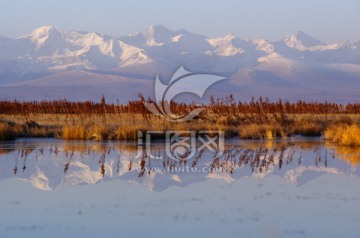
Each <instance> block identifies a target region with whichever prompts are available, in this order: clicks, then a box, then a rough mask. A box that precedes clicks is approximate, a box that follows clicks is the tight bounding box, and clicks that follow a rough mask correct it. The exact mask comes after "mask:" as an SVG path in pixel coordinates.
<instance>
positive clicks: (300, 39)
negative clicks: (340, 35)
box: [284, 31, 325, 50]
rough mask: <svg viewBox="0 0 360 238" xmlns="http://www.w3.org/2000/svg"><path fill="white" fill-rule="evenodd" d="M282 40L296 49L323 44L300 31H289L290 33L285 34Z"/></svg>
mask: <svg viewBox="0 0 360 238" xmlns="http://www.w3.org/2000/svg"><path fill="white" fill-rule="evenodd" d="M284 42H285V44H286V45H287V46H289V47H291V48H295V49H298V50H306V49H307V48H311V47H314V46H321V45H325V44H324V43H323V42H321V41H319V40H317V39H315V38H313V37H311V36H309V35H307V34H306V33H304V32H302V31H298V32H296V33H291V34H290V35H288V36H286V37H285V39H284Z"/></svg>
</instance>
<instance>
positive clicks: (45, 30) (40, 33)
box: [23, 26, 64, 48]
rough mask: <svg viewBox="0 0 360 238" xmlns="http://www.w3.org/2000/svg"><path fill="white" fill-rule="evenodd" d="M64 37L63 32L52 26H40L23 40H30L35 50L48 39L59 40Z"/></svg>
mask: <svg viewBox="0 0 360 238" xmlns="http://www.w3.org/2000/svg"><path fill="white" fill-rule="evenodd" d="M63 36H64V32H63V31H62V30H60V29H58V28H56V27H53V26H42V27H39V28H37V29H35V30H33V31H32V32H31V33H30V35H27V36H24V37H23V38H30V40H31V41H33V42H34V43H35V44H36V45H37V48H39V47H41V46H42V45H43V44H44V43H45V42H46V41H47V40H48V39H49V38H54V39H60V38H62V37H63Z"/></svg>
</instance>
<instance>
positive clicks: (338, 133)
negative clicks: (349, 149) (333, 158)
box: [325, 124, 360, 146]
mask: <svg viewBox="0 0 360 238" xmlns="http://www.w3.org/2000/svg"><path fill="white" fill-rule="evenodd" d="M325 138H326V139H328V140H331V141H333V142H336V143H339V144H340V145H346V146H360V127H359V126H358V125H355V124H352V125H348V124H335V125H332V126H330V127H329V128H328V129H327V130H326V131H325Z"/></svg>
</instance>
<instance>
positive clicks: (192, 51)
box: [0, 25, 360, 102]
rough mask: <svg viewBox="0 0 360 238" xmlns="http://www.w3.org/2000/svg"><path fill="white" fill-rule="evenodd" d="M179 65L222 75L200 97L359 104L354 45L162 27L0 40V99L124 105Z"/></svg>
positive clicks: (52, 32)
mask: <svg viewBox="0 0 360 238" xmlns="http://www.w3.org/2000/svg"><path fill="white" fill-rule="evenodd" d="M180 66H184V67H185V69H187V70H189V71H192V72H199V73H200V72H201V73H215V74H220V75H224V76H226V77H227V80H225V81H223V82H220V83H217V84H216V85H213V86H212V87H211V89H210V90H209V92H208V93H207V95H210V94H212V95H215V96H219V97H221V96H224V95H227V94H230V93H233V94H234V95H235V96H236V98H238V99H249V98H250V97H251V96H255V97H258V96H263V97H265V96H267V97H269V98H270V99H274V100H276V99H278V98H283V99H289V100H298V99H303V100H308V101H315V100H318V101H323V100H328V101H335V102H348V101H359V93H358V92H359V91H360V41H358V42H351V41H344V42H340V43H332V44H328V43H324V42H322V41H320V40H317V39H315V38H313V37H311V36H309V35H307V34H306V33H304V32H301V31H299V32H296V33H292V34H289V35H288V36H286V37H284V38H283V39H282V40H280V41H277V42H270V41H268V40H266V39H253V40H243V39H240V38H239V37H237V36H235V35H234V34H229V35H226V36H223V37H218V38H208V37H206V36H202V35H198V34H193V33H190V32H188V31H186V30H177V31H173V30H170V29H167V28H166V27H164V26H162V25H153V26H150V27H148V28H147V29H145V30H144V31H141V32H137V33H135V34H131V35H128V36H122V37H112V36H108V35H104V34H100V33H96V32H83V31H64V30H62V29H58V28H56V27H53V26H43V27H40V28H37V29H35V30H34V31H32V32H31V33H30V34H28V35H25V36H22V37H18V38H15V39H10V38H6V37H1V36H0V100H1V99H18V100H35V99H38V100H40V99H59V98H67V99H69V100H85V99H92V100H98V99H99V98H100V97H101V95H105V96H106V97H107V98H108V99H109V100H113V101H114V100H116V99H119V100H120V101H121V102H126V101H127V100H129V99H133V98H136V97H137V94H138V93H142V94H144V95H146V96H152V95H153V80H154V79H155V76H156V75H157V74H158V75H159V76H160V78H161V79H162V80H163V81H167V80H168V79H169V78H170V77H171V75H172V74H173V73H174V72H175V71H176V69H177V68H179V67H180Z"/></svg>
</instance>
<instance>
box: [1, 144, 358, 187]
mask: <svg viewBox="0 0 360 238" xmlns="http://www.w3.org/2000/svg"><path fill="white" fill-rule="evenodd" d="M151 149H152V153H154V154H156V155H157V156H161V157H162V158H163V159H151V158H149V156H147V155H145V154H143V155H141V156H137V154H138V148H137V145H136V144H132V143H125V142H111V141H109V142H101V143H99V142H92V141H63V140H34V139H28V140H18V141H15V142H6V143H1V144H0V158H1V160H0V171H1V176H0V179H1V180H3V179H6V178H11V177H14V176H16V177H18V178H20V179H22V180H24V181H28V182H30V183H31V184H32V185H33V186H35V187H36V188H39V189H42V190H52V189H56V188H59V187H63V186H68V185H71V186H74V185H81V184H96V183H98V182H100V181H107V180H113V179H121V180H126V181H131V182H135V183H138V184H141V185H143V186H145V187H146V188H148V189H149V190H152V191H163V190H165V189H167V188H169V187H171V186H174V185H176V186H187V185H189V184H191V183H195V182H201V181H204V180H206V179H223V180H225V181H228V182H232V181H234V180H238V179H240V178H242V177H250V176H253V177H257V178H266V176H268V175H278V176H281V177H283V178H284V179H285V180H287V181H289V182H291V183H293V184H295V185H298V186H300V185H302V184H304V183H306V182H308V181H309V180H312V179H314V178H316V177H318V176H320V175H321V174H324V173H333V174H342V175H345V176H347V175H350V174H356V175H359V172H358V171H357V170H356V168H357V167H358V165H359V163H360V148H356V147H344V146H336V145H334V144H329V143H327V142H324V141H321V140H304V139H302V140H293V141H248V140H228V141H227V142H226V143H225V151H224V153H223V154H222V155H221V156H219V157H217V158H214V157H213V154H211V153H209V151H206V150H205V151H204V150H201V151H198V152H197V153H196V154H195V156H194V157H193V158H191V159H189V160H183V161H181V160H180V161H179V160H173V159H170V158H169V157H167V156H166V153H165V150H164V143H162V142H158V143H155V144H154V145H153V146H152V148H151Z"/></svg>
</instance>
